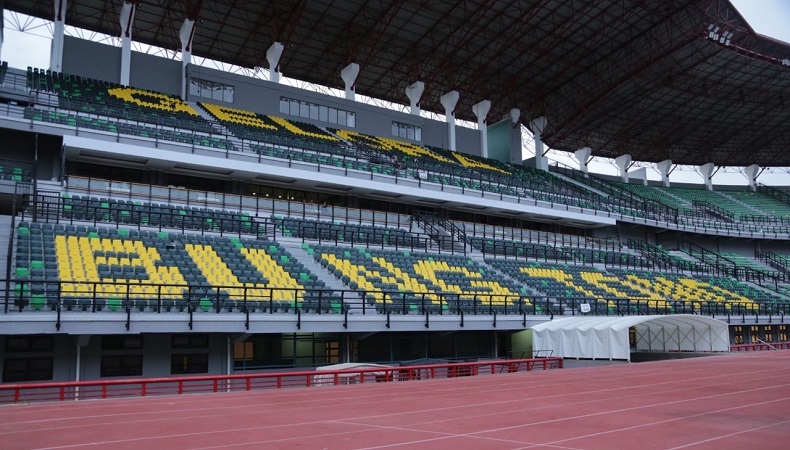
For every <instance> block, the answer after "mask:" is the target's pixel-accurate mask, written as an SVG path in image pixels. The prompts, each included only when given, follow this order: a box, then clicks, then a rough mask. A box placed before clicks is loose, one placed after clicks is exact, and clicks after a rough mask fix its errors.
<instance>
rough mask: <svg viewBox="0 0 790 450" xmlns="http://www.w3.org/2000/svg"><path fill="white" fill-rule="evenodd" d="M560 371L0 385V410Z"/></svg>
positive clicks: (432, 368)
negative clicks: (45, 404)
mask: <svg viewBox="0 0 790 450" xmlns="http://www.w3.org/2000/svg"><path fill="white" fill-rule="evenodd" d="M561 368H562V358H559V357H549V358H536V359H510V360H498V361H485V362H466V363H453V364H433V365H425V366H402V367H377V368H366V369H351V370H337V371H320V372H319V371H313V370H311V371H301V372H276V373H271V372H270V373H254V374H238V375H205V376H190V377H171V378H136V379H123V380H93V381H67V382H49V383H24V384H5V385H0V404H2V403H20V402H24V403H32V402H42V401H65V400H87V399H104V398H120V397H144V396H149V395H182V394H196V393H208V392H238V391H251V390H258V389H284V388H298V387H320V386H332V385H340V384H360V383H371V382H373V383H381V382H395V381H411V380H421V379H431V378H454V377H469V376H484V375H493V374H497V373H511V372H522V371H531V370H549V369H561Z"/></svg>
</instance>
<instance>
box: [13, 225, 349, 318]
mask: <svg viewBox="0 0 790 450" xmlns="http://www.w3.org/2000/svg"><path fill="white" fill-rule="evenodd" d="M17 234H18V241H17V242H18V245H17V256H16V260H15V261H16V268H15V281H16V282H15V285H14V289H15V298H16V299H17V304H18V306H19V307H20V308H26V307H27V308H31V309H43V308H49V307H51V308H55V307H58V306H59V307H61V308H63V309H68V310H79V311H87V310H110V311H114V310H118V309H121V308H122V307H124V306H128V307H132V308H136V309H139V310H145V311H170V310H178V311H184V310H187V309H191V310H198V311H210V310H217V311H220V310H226V311H233V310H236V311H238V310H247V311H253V312H254V311H267V312H275V311H280V312H287V311H290V310H293V308H295V307H299V308H301V309H302V310H303V311H307V312H310V311H318V310H320V311H321V312H330V311H339V310H340V309H341V308H342V305H341V304H340V301H339V296H338V295H337V294H335V293H333V292H331V291H329V290H327V289H326V286H325V285H324V284H323V282H321V281H320V280H319V279H318V277H317V276H316V275H314V274H312V273H310V272H309V271H308V270H307V269H306V268H305V267H304V265H302V264H301V263H300V262H299V261H297V260H296V259H294V258H293V256H292V255H291V254H290V253H288V252H287V251H286V250H285V249H283V248H282V247H281V246H280V245H279V244H277V243H276V242H270V241H266V240H245V239H238V238H230V239H229V238H223V237H217V236H201V235H196V234H176V233H166V232H146V231H137V230H125V229H107V228H93V227H86V226H73V225H59V224H57V225H49V224H38V223H35V222H34V223H32V224H28V223H22V224H20V226H19V229H18V232H17Z"/></svg>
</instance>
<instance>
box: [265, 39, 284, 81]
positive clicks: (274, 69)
mask: <svg viewBox="0 0 790 450" xmlns="http://www.w3.org/2000/svg"><path fill="white" fill-rule="evenodd" d="M284 48H285V47H284V46H283V44H282V43H280V42H274V43H273V44H272V45H271V46H269V49H268V50H266V61H268V62H269V81H272V82H274V83H279V82H280V57H282V56H283V49H284Z"/></svg>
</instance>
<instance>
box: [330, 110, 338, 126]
mask: <svg viewBox="0 0 790 450" xmlns="http://www.w3.org/2000/svg"><path fill="white" fill-rule="evenodd" d="M329 123H337V110H336V109H335V108H329Z"/></svg>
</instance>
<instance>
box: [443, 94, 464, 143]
mask: <svg viewBox="0 0 790 450" xmlns="http://www.w3.org/2000/svg"><path fill="white" fill-rule="evenodd" d="M460 97H461V95H460V94H459V93H458V91H450V92H448V93H446V94H444V95H442V96H441V98H439V100H440V101H441V102H442V106H444V116H445V117H446V118H447V137H448V141H449V143H450V150H452V151H455V105H456V104H458V99H459V98H460Z"/></svg>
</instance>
